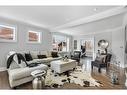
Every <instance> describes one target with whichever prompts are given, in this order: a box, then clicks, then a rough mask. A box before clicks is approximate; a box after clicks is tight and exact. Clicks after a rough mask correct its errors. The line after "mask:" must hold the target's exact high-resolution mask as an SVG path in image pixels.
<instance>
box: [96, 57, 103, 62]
mask: <svg viewBox="0 0 127 95" xmlns="http://www.w3.org/2000/svg"><path fill="white" fill-rule="evenodd" d="M95 60H96V61H99V62H101V63H102V62H103V60H104V59H103V57H96V59H95Z"/></svg>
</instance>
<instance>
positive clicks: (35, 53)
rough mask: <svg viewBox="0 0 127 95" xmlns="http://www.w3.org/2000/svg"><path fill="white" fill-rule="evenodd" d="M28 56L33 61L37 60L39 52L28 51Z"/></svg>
mask: <svg viewBox="0 0 127 95" xmlns="http://www.w3.org/2000/svg"><path fill="white" fill-rule="evenodd" d="M30 54H31V56H32V58H33V59H37V58H38V56H37V55H38V54H39V52H38V51H30Z"/></svg>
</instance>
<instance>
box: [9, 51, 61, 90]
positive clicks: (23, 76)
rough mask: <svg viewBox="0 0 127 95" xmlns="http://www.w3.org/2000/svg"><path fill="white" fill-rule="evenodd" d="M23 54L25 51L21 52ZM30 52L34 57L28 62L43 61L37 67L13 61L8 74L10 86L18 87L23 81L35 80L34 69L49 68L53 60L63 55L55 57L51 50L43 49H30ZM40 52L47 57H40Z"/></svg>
mask: <svg viewBox="0 0 127 95" xmlns="http://www.w3.org/2000/svg"><path fill="white" fill-rule="evenodd" d="M20 53H21V54H22V55H23V56H24V53H25V52H20ZM30 54H31V56H32V58H33V60H31V61H27V63H28V64H31V63H36V62H39V63H42V64H40V65H38V66H35V67H27V66H25V65H21V66H20V65H19V64H17V63H16V62H15V61H12V63H11V65H10V67H9V69H8V75H9V83H10V87H11V88H13V87H16V86H19V85H21V84H23V83H26V82H29V81H32V80H33V77H32V76H31V72H32V71H34V70H46V71H47V69H48V65H50V62H51V61H54V60H59V59H61V57H56V58H53V57H52V56H51V54H50V53H49V52H46V51H43V52H40V51H30ZM38 54H43V55H44V54H45V55H46V56H47V58H43V59H38V58H37V55H38Z"/></svg>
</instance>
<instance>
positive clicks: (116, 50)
mask: <svg viewBox="0 0 127 95" xmlns="http://www.w3.org/2000/svg"><path fill="white" fill-rule="evenodd" d="M124 36H125V35H124V29H123V27H122V28H118V29H115V30H113V31H112V53H113V54H114V55H115V56H116V61H117V62H119V61H120V66H121V67H124V51H125V50H124Z"/></svg>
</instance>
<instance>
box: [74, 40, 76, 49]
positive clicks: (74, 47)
mask: <svg viewBox="0 0 127 95" xmlns="http://www.w3.org/2000/svg"><path fill="white" fill-rule="evenodd" d="M74 49H77V40H74Z"/></svg>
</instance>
